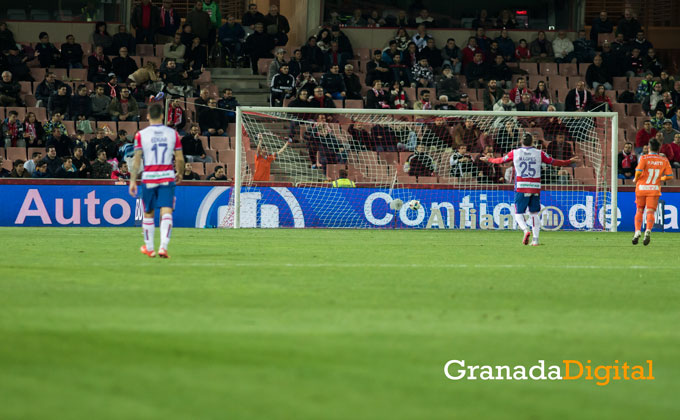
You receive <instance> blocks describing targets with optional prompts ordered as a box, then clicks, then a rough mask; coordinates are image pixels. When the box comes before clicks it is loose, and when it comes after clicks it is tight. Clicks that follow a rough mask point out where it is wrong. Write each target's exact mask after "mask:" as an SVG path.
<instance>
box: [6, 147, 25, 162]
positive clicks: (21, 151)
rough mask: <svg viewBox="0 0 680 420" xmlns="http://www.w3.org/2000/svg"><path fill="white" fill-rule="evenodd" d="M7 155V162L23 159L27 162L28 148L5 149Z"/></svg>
mask: <svg viewBox="0 0 680 420" xmlns="http://www.w3.org/2000/svg"><path fill="white" fill-rule="evenodd" d="M5 151H6V153H7V160H9V161H10V162H11V161H15V160H17V159H21V160H23V161H26V148H25V147H8V148H6V149H5Z"/></svg>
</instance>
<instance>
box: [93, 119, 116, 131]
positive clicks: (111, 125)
mask: <svg viewBox="0 0 680 420" xmlns="http://www.w3.org/2000/svg"><path fill="white" fill-rule="evenodd" d="M107 127H108V129H109V131H111V132H112V133H117V132H118V125H117V124H116V122H115V121H97V128H103V129H105V130H106V128H107Z"/></svg>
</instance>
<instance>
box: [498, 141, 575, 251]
mask: <svg viewBox="0 0 680 420" xmlns="http://www.w3.org/2000/svg"><path fill="white" fill-rule="evenodd" d="M533 142H534V140H533V137H532V136H531V135H530V134H525V135H524V138H523V139H522V147H520V148H519V149H515V150H512V151H511V152H510V153H508V154H507V155H505V156H503V157H500V158H491V159H488V162H490V163H496V164H499V163H506V162H509V161H512V164H513V165H514V167H515V220H516V221H517V224H518V225H519V227H520V228H522V230H523V231H524V238H523V240H522V243H523V244H524V245H527V244H528V243H529V236H530V235H531V232H530V231H529V227H528V226H527V224H526V221H525V220H524V213H525V212H526V210H527V207H528V208H529V213H530V214H531V220H532V224H533V234H534V235H533V236H534V238H533V241H532V245H538V235H539V232H540V230H541V218H540V217H539V212H540V211H541V197H540V194H541V163H545V164H548V165H553V166H567V165H569V164H570V163H572V162H575V161H576V159H575V158H573V159H570V160H557V159H553V158H552V157H550V156H548V155H547V154H545V152H543V151H541V150H538V149H536V148H535V147H533Z"/></svg>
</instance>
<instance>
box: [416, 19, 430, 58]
mask: <svg viewBox="0 0 680 420" xmlns="http://www.w3.org/2000/svg"><path fill="white" fill-rule="evenodd" d="M430 38H432V36H431V35H430V34H428V33H427V27H426V26H425V25H423V24H421V25H418V28H417V29H416V34H415V35H413V38H411V41H413V43H414V44H416V48H417V49H418V51H419V52H420V50H422V49H423V48H425V46H426V45H427V40H428V39H430Z"/></svg>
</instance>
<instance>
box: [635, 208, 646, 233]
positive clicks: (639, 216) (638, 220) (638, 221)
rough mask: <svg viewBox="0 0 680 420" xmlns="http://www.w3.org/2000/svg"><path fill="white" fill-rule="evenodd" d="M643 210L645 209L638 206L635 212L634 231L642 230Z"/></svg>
mask: <svg viewBox="0 0 680 420" xmlns="http://www.w3.org/2000/svg"><path fill="white" fill-rule="evenodd" d="M643 211H645V209H641V208H638V209H637V212H635V230H636V231H638V230H642V215H643V213H642V212H643Z"/></svg>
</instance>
